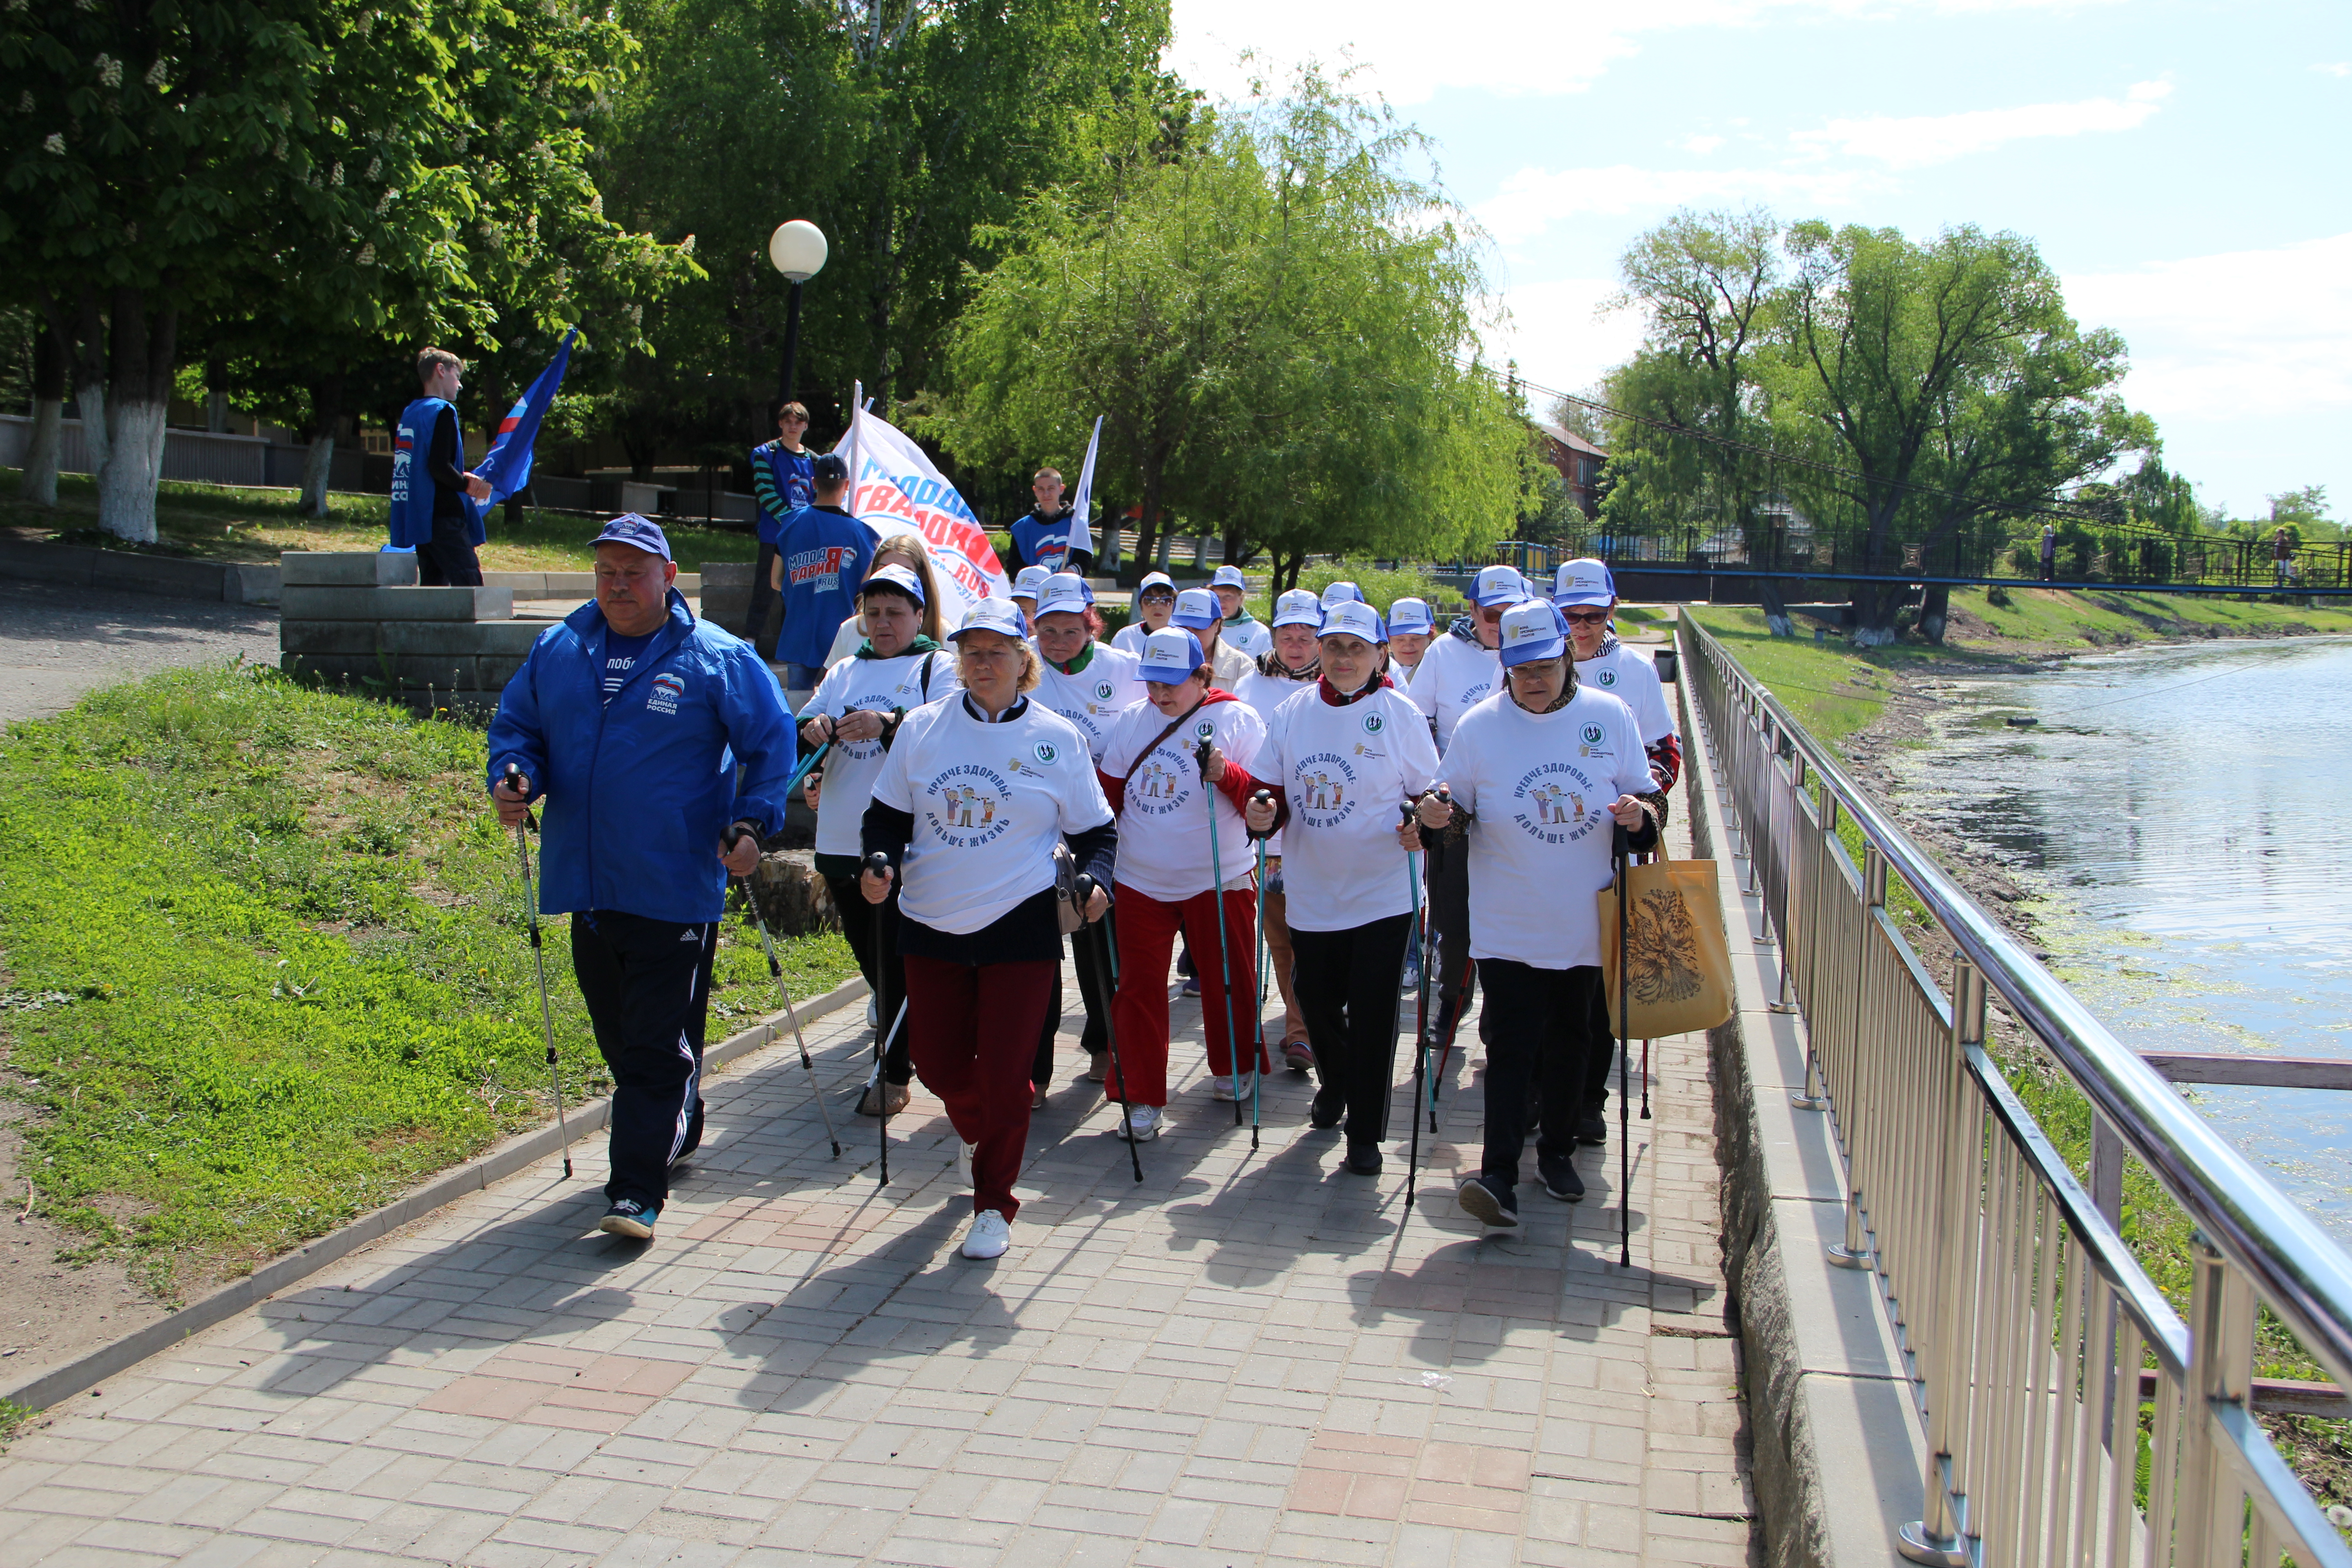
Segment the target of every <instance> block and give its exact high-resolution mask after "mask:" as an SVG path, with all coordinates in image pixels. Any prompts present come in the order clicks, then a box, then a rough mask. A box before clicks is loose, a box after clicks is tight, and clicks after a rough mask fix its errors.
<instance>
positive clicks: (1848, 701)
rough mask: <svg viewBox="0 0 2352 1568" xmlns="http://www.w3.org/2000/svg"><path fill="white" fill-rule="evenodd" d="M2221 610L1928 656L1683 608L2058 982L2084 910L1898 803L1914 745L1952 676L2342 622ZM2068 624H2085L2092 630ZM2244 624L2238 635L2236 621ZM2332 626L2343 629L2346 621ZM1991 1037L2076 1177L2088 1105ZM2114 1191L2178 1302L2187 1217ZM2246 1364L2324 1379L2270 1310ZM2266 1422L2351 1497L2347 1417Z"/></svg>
mask: <svg viewBox="0 0 2352 1568" xmlns="http://www.w3.org/2000/svg"><path fill="white" fill-rule="evenodd" d="M2062 597H2074V596H2073V595H2063V596H2062V595H2047V598H2048V599H2050V600H2057V599H2060V598H2062ZM1957 607H1958V606H1957V605H1956V608H1957ZM2032 608H2033V610H2034V611H2035V613H2037V614H2039V615H2041V616H2044V617H2045V622H2044V624H2045V625H2049V624H2051V622H2050V621H2049V619H2048V617H2052V616H2055V615H2056V614H2058V613H2060V612H2061V611H2063V610H2064V608H2065V606H2064V605H2052V604H2049V603H2044V604H2042V605H2035V606H2033V607H2032ZM2228 610H2229V611H2230V612H2231V616H2230V618H2229V619H2228V620H2227V621H2218V620H2206V621H2201V622H2198V623H2194V624H2193V629H2190V630H2189V631H2187V632H2185V633H2177V634H2176V635H2170V636H2165V637H2157V636H2156V635H2154V634H2153V632H2152V631H2150V630H2149V629H2148V628H2147V627H2146V626H2141V627H2140V628H2139V629H2138V630H2137V631H2136V632H2135V633H2134V634H2133V635H2132V636H2131V637H2129V638H2128V639H2126V638H2124V637H2117V638H2116V641H2114V642H2095V641H2093V640H2092V639H2091V638H2090V637H2088V636H2083V637H2078V638H2077V639H2076V641H2075V644H2074V646H2071V647H2069V646H2066V645H2064V644H2062V643H2060V642H2059V641H2058V639H2056V638H2054V637H2044V638H2041V639H2024V638H2015V639H2008V641H2009V646H2008V647H2002V646H2000V644H1998V643H1996V642H1994V640H1993V639H1992V638H1991V637H1989V636H1988V635H1987V634H1985V633H1984V632H1982V631H1980V630H1978V629H1976V628H1964V627H1963V626H1962V624H1961V623H1959V617H1958V616H1955V622H1956V630H1958V631H1959V632H1960V635H1959V637H1958V638H1957V639H1956V644H1955V646H1951V647H1945V648H1940V649H1939V648H1933V647H1926V646H1924V645H1898V646H1896V647H1891V648H1883V649H1876V650H1873V651H1872V652H1870V653H1868V654H1858V653H1855V652H1853V650H1851V649H1850V648H1847V647H1845V646H1844V645H1843V644H1842V643H1831V644H1815V643H1813V642H1811V641H1808V640H1799V639H1790V638H1780V639H1771V638H1769V637H1766V636H1765V635H1764V627H1763V622H1762V617H1761V616H1760V615H1758V614H1757V613H1755V612H1753V611H1739V610H1730V609H1719V608H1708V607H1705V606H1701V607H1699V608H1698V609H1696V611H1694V612H1691V613H1692V614H1693V616H1694V618H1695V619H1696V620H1697V621H1699V622H1700V623H1701V624H1702V625H1705V626H1706V627H1707V628H1708V629H1709V630H1710V631H1712V632H1715V633H1716V634H1717V636H1718V637H1721V638H1722V639H1723V640H1724V641H1725V643H1726V644H1727V646H1728V647H1730V649H1731V651H1732V653H1733V655H1734V657H1736V658H1739V659H1740V660H1741V662H1742V663H1743V664H1745V665H1747V666H1748V668H1749V670H1750V671H1751V673H1753V674H1754V675H1756V676H1757V677H1758V679H1760V680H1762V681H1763V682H1764V683H1765V684H1766V685H1767V686H1769V687H1770V688H1771V689H1772V690H1773V691H1774V694H1775V695H1776V696H1777V697H1779V698H1780V700H1781V701H1782V703H1783V704H1784V705H1785V706H1787V707H1788V708H1789V709H1790V711H1791V712H1792V713H1793V714H1794V715H1795V717H1796V718H1797V720H1798V721H1799V722H1801V723H1802V724H1804V725H1805V726H1806V727H1807V728H1808V729H1809V730H1811V731H1812V732H1813V733H1814V734H1815V735H1816V737H1817V738H1819V739H1821V740H1822V742H1824V743H1825V744H1827V745H1828V746H1829V747H1830V748H1831V750H1832V751H1833V752H1836V753H1837V754H1838V756H1839V757H1840V759H1841V760H1842V761H1843V763H1844V764H1845V766H1846V768H1847V770H1848V772H1849V773H1852V774H1853V776H1854V778H1855V780H1856V782H1857V783H1859V784H1861V785H1863V787H1864V788H1865V789H1867V790H1869V791H1870V793H1871V794H1872V795H1874V797H1875V798H1876V799H1877V800H1878V801H1879V803H1880V804H1881V805H1885V807H1887V808H1888V809H1889V810H1890V811H1891V812H1892V814H1893V815H1894V816H1895V818H1896V819H1897V820H1898V821H1899V822H1901V823H1902V825H1903V826H1904V827H1905V829H1906V832H1908V833H1909V834H1910V835H1911V836H1912V837H1913V838H1914V840H1915V841H1916V843H1917V844H1918V845H1919V847H1921V848H1922V849H1923V850H1924V851H1926V852H1927V854H1929V855H1930V856H1932V857H1934V858H1935V859H1936V860H1937V863H1938V865H1940V866H1941V867H1942V868H1943V869H1944V870H1945V871H1946V873H1947V874H1948V875H1949V876H1951V877H1952V878H1953V879H1955V880H1956V881H1958V883H1959V884H1960V885H1961V886H1962V887H1963V888H1965V889H1967V890H1968V891H1969V893H1970V895H1971V896H1973V897H1974V898H1975V899H1976V900H1977V901H1978V902H1979V904H1980V905H1981V906H1982V907H1983V908H1984V909H1985V910H1987V911H1988V912H1990V914H1991V915H1992V916H1993V917H1994V918H1995V919H1997V920H1998V921H2000V922H2001V924H2002V925H2003V926H2004V927H2005V928H2006V929H2007V930H2009V931H2011V933H2012V934H2013V935H2015V936H2016V937H2018V938H2019V940H2020V941H2021V942H2024V943H2026V944H2027V946H2028V947H2029V948H2030V949H2032V951H2033V952H2034V953H2035V954H2036V956H2037V957H2039V958H2041V959H2042V961H2043V962H2045V963H2049V964H2051V965H2052V967H2053V969H2054V970H2057V971H2058V972H2059V973H2060V976H2061V978H2062V979H2063V978H2066V968H2067V964H2068V957H2069V954H2070V953H2073V952H2078V951H2080V950H2082V949H2083V948H2084V944H2085V943H2086V942H2088V941H2089V940H2090V932H2089V931H2087V930H2086V929H2085V928H2084V920H2085V917H2084V916H2083V914H2082V912H2081V911H2080V910H2078V909H2076V908H2075V907H2074V903H2073V902H2072V901H2071V900H2067V899H2065V898H2063V896H2061V891H2060V889H2059V887H2058V885H2057V883H2056V882H2055V880H2054V879H2050V878H2046V877H2045V876H2043V875H2042V874H2040V873H2039V872H2037V871H2035V870H2033V869H2030V868H2026V867H2025V866H2024V864H2023V863H2022V861H2021V858H2019V857H2017V856H2016V855H2015V854H2014V853H2013V848H2004V847H2000V846H1996V845H1994V844H1991V843H1989V842H1978V841H1976V840H1974V839H1972V838H1970V837H1964V836H1962V835H1960V834H1958V833H1955V832H1953V831H1950V830H1949V829H1948V828H1947V827H1945V826H1939V825H1938V824H1937V822H1935V821H1931V820H1927V818H1926V817H1925V816H1924V815H1923V814H1922V813H1921V812H1919V811H1916V810H1913V809H1910V808H1909V805H1908V804H1907V803H1908V801H1910V800H1911V799H1914V798H1916V795H1917V792H1916V789H1915V788H1911V787H1906V786H1909V785H1915V784H1916V782H1917V781H1916V778H1913V777H1906V776H1905V775H1906V773H1916V770H1917V768H1918V766H1919V763H1920V760H1921V757H1922V754H1923V753H1922V752H1921V751H1920V748H1922V747H1925V746H1927V745H1929V744H1930V743H1931V742H1933V741H1934V739H1935V734H1936V731H1935V730H1934V728H1933V726H1931V723H1930V721H1931V719H1935V718H1938V717H1940V716H1941V715H1942V712H1943V710H1946V709H1948V706H1949V704H1950V703H1951V701H1952V686H1951V683H1952V682H1953V681H1954V680H1955V679H1961V678H1985V677H1994V678H1998V677H2000V676H2003V675H2010V676H2015V675H2034V674H2042V675H2049V674H2051V673H2053V672H2054V671H2055V670H2056V669H2057V668H2060V667H2062V666H2063V664H2064V663H2065V662H2066V661H2067V659H2068V658H2069V656H2070V655H2072V654H2074V653H2080V652H2088V651H2094V650H2099V651H2106V650H2111V649H2112V648H2113V647H2116V643H2117V642H2122V641H2125V640H2128V641H2130V642H2133V643H2137V644H2142V645H2154V644H2157V643H2159V642H2161V643H2169V644H2182V645H2193V644H2202V643H2204V642H2206V641H2208V640H2209V639H2210V637H2231V636H2261V637H2279V636H2283V635H2293V634H2294V632H2295V631H2305V630H2307V631H2312V632H2319V631H2335V630H2337V629H2339V627H2338V626H2336V625H2327V624H2321V623H2319V622H2315V621H2313V620H2308V619H2303V618H2302V617H2305V616H2310V614H2311V613H2310V612H2308V611H2304V610H2301V609H2300V608H2299V607H2297V606H2285V605H2242V604H2231V605H2229V606H2228ZM2263 612H2268V613H2267V614H2265V613H2263ZM2116 613H2120V612H2116ZM2325 614H2326V621H2328V622H2352V616H2344V615H2343V614H2342V613H2340V612H2328V613H2325ZM2297 621H2300V625H2296V624H2295V623H2296V622H2297ZM2077 626H2078V630H2083V631H2091V630H2103V629H2104V628H2100V627H2096V626H2090V627H2084V626H2079V624H2077ZM2240 627H2243V628H2244V629H2239V628H2240ZM2291 628H2292V629H2291ZM2341 629H2347V630H2352V626H2344V627H2342V628H2341ZM1989 645H1990V646H1989ZM1848 847H1849V849H1850V850H1852V851H1853V852H1854V853H1856V854H1857V855H1858V853H1859V849H1860V846H1859V842H1858V840H1854V841H1850V843H1849V846H1848ZM1888 903H1889V907H1890V912H1891V913H1892V914H1893V915H1894V916H1895V919H1896V920H1897V921H1898V922H1899V923H1900V925H1901V926H1902V928H1903V930H1904V931H1905V933H1906V937H1907V938H1908V939H1909V940H1910V942H1912V943H1913V945H1914V946H1915V948H1916V950H1917V951H1918V952H1919V953H1920V956H1921V959H1922V961H1923V962H1924V963H1925V965H1926V968H1927V972H1928V973H1930V974H1934V975H1937V976H1938V977H1939V978H1940V977H1943V976H1948V974H1949V973H1950V970H1951V962H1952V957H1953V954H1952V950H1951V946H1950V944H1949V942H1948V941H1946V940H1945V939H1944V937H1943V934H1942V931H1941V930H1940V928H1939V927H1937V926H1936V925H1935V924H1934V923H1933V922H1932V921H1929V920H1927V916H1926V912H1925V910H1924V909H1923V908H1922V907H1921V906H1920V905H1919V903H1918V902H1917V900H1916V899H1914V898H1912V897H1911V896H1910V891H1909V889H1906V888H1904V887H1902V886H1901V885H1900V883H1899V881H1898V882H1896V883H1895V885H1893V886H1891V887H1890V889H1889V898H1888ZM2119 1022H2120V1020H2119ZM1994 1036H1995V1042H1994V1043H1995V1050H1996V1055H1997V1057H1998V1058H1999V1059H2000V1061H2001V1064H2002V1067H2003V1070H2004V1071H2005V1072H2006V1073H2008V1075H2009V1076H2010V1079H2011V1083H2012V1085H2013V1086H2014V1087H2015V1088H2016V1089H2017V1090H2018V1092H2019V1095H2020V1097H2021V1099H2022V1100H2024V1101H2025V1102H2026V1104H2027V1106H2028V1108H2029V1109H2030V1110H2032V1113H2033V1115H2034V1117H2035V1118H2036V1120H2037V1121H2039V1122H2040V1123H2041V1124H2042V1129H2043V1131H2045V1132H2046V1133H2047V1134H2048V1135H2049V1136H2050V1138H2051V1141H2052V1142H2053V1144H2054V1145H2055V1146H2056V1147H2057V1148H2058V1150H2059V1152H2061V1153H2062V1155H2063V1157H2064V1158H2065V1159H2066V1161H2067V1163H2069V1164H2070V1165H2071V1166H2072V1167H2073V1168H2074V1170H2075V1172H2076V1173H2077V1174H2083V1175H2087V1172H2088V1164H2089V1155H2090V1148H2091V1117H2090V1112H2089V1107H2088V1105H2087V1103H2086V1102H2085V1101H2084V1100H2083V1099H2082V1097H2081V1095H2080V1094H2079V1093H2077V1092H2076V1091H2075V1090H2074V1088H2073V1086H2072V1084H2071V1083H2070V1082H2069V1081H2068V1080H2067V1079H2065V1077H2064V1076H2063V1074H2062V1073H2061V1072H2059V1071H2058V1070H2057V1069H2056V1068H2055V1067H2054V1065H2053V1064H2052V1063H2051V1062H2050V1061H2049V1060H2048V1059H2047V1058H2045V1057H2044V1056H2043V1055H2042V1052H2041V1051H2040V1049H2039V1047H2038V1045H2037V1044H2036V1043H2035V1042H2034V1041H2033V1040H2032V1037H2030V1036H2029V1035H2028V1034H2027V1033H2026V1032H2025V1031H2023V1030H2022V1029H2021V1028H2020V1027H2019V1026H2017V1025H2016V1024H2015V1022H2014V1021H2013V1020H2011V1019H2010V1018H2008V1017H2007V1016H2005V1015H2003V1014H2001V1013H2000V1010H1999V1009H1998V1008H1996V1009H1995V1017H1994ZM2123 1197H2124V1202H2123V1224H2122V1227H2121V1228H2122V1231H2123V1235H2124V1237H2125V1239H2126V1241H2127V1242H2128V1243H2130V1244H2131V1246H2132V1247H2133V1248H2134V1251H2135V1253H2136V1254H2137V1257H2138V1258H2140V1261H2141V1264H2142V1266H2143V1267H2144V1268H2147V1271H2148V1274H2149V1276H2150V1278H2151V1279H2153V1280H2154V1281H2155V1282H2156V1283H2157V1285H2158V1287H2159V1288H2160V1289H2162V1290H2163V1291H2164V1292H2165V1294H2166V1295H2167V1297H2168V1299H2170V1300H2172V1302H2173V1303H2174V1305H2175V1306H2176V1307H2177V1308H2179V1309H2180V1310H2184V1311H2185V1310H2187V1307H2188V1296H2189V1247H2190V1242H2191V1233H2190V1228H2189V1225H2188V1223H2187V1221H2186V1220H2185V1218H2184V1217H2183V1216H2182V1215H2180V1213H2179V1210H2178V1209H2177V1208H2176V1207H2175V1206H2174V1205H2173V1204H2172V1203H2171V1201H2170V1199H2169V1198H2168V1196H2167V1195H2166V1194H2164V1193H2163V1191H2162V1189H2161V1188H2160V1187H2159V1186H2158V1184H2157V1183H2156V1182H2155V1180H2154V1179H2153V1177H2151V1176H2150V1175H2149V1174H2148V1173H2147V1172H2146V1171H2145V1170H2144V1169H2143V1168H2141V1167H2140V1166H2139V1165H2138V1163H2137V1162H2133V1161H2126V1167H2125V1182H2124V1194H2123ZM2255 1370H2256V1372H2257V1373H2258V1374H2260V1375H2263V1376H2267V1377H2280V1378H2293V1379H2301V1380H2321V1379H2324V1378H2325V1377H2326V1373H2324V1372H2323V1371H2322V1370H2321V1369H2320V1368H2319V1367H2318V1366H2317V1364H2316V1363H2315V1362H2313V1361H2312V1360H2311V1358H2310V1357H2309V1356H2307V1355H2306V1354H2305V1353H2304V1352H2303V1351H2302V1349H2301V1347H2300V1346H2298V1345H2296V1344H2295V1343H2294V1341H2293V1340H2292V1338H2291V1337H2290V1336H2288V1335H2287V1334H2286V1333H2285V1332H2284V1330H2282V1329H2281V1328H2280V1327H2279V1325H2278V1324H2277V1323H2276V1322H2275V1321H2272V1320H2271V1319H2269V1317H2268V1315H2267V1314H2265V1317H2264V1321H2263V1331H2262V1335H2261V1341H2260V1350H2259V1352H2258V1356H2257V1366H2256V1369H2255ZM2263 1425H2264V1426H2266V1427H2267V1428H2268V1429H2269V1430H2270V1431H2271V1433H2272V1436H2273V1440H2274V1441H2276V1442H2277V1444H2278V1445H2279V1447H2280V1449H2281V1451H2282V1452H2283V1453H2284V1454H2285V1455H2286V1457H2287V1458H2288V1459H2289V1461H2290V1463H2292V1464H2293V1465H2294V1468H2295V1469H2296V1471H2297V1473H2298V1474H2299V1475H2301V1476H2302V1477H2303V1479H2305V1481H2306V1483H2308V1484H2309V1485H2311V1486H2312V1487H2313V1488H2314V1489H2315V1491H2316V1492H2318V1493H2319V1495H2320V1496H2321V1499H2322V1501H2323V1504H2338V1503H2352V1422H2337V1421H2320V1420H2315V1419H2311V1418H2307V1417H2293V1416H2285V1417H2283V1416H2264V1417H2263Z"/></svg>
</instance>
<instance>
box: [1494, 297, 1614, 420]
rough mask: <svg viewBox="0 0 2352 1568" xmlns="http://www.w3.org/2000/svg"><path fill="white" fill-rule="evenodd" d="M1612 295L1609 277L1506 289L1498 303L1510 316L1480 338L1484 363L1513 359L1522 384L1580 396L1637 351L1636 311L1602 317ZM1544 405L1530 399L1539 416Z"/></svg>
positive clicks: (1499, 362) (1497, 363)
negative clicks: (1545, 387) (1530, 384)
mask: <svg viewBox="0 0 2352 1568" xmlns="http://www.w3.org/2000/svg"><path fill="white" fill-rule="evenodd" d="M1616 292H1617V285H1616V283H1615V282H1614V281H1613V280H1612V279H1607V278H1558V279H1551V280H1550V281H1549V282H1543V283H1528V284H1522V285H1519V286H1517V287H1516V288H1508V289H1505V290H1504V291H1503V294H1502V298H1501V300H1500V303H1501V304H1502V306H1503V307H1504V309H1506V310H1508V311H1509V312H1510V317H1509V319H1508V320H1507V321H1504V322H1503V323H1502V324H1501V325H1499V326H1498V327H1496V328H1493V329H1490V330H1489V331H1486V333H1484V334H1483V336H1484V338H1485V341H1486V357H1487V359H1488V361H1489V362H1490V363H1494V364H1496V365H1500V364H1501V363H1504V362H1505V361H1506V360H1512V359H1516V360H1517V361H1518V363H1519V374H1521V375H1522V376H1523V377H1525V378H1526V379H1528V380H1529V381H1534V382H1538V383H1540V384H1543V385H1545V386H1551V387H1557V388H1559V390H1560V391H1562V392H1581V391H1582V390H1583V389H1584V388H1586V387H1588V386H1590V385H1591V384H1593V383H1594V382H1595V381H1598V380H1599V379H1600V378H1601V373H1602V372H1604V371H1606V370H1608V369H1609V368H1610V367H1611V366H1612V365H1615V364H1618V363H1622V362H1623V361H1625V360H1628V359H1631V358H1632V357H1633V351H1634V350H1635V349H1637V348H1639V347H1640V346H1641V343H1642V313H1641V312H1640V311H1639V310H1616V311H1611V312H1609V313H1607V314H1602V313H1601V306H1602V305H1603V304H1604V303H1605V302H1606V301H1607V300H1609V299H1610V297H1611V296H1612V295H1613V294H1615V293H1616ZM1545 401H1546V400H1545V399H1543V398H1541V397H1535V398H1530V399H1529V402H1530V404H1531V405H1534V406H1535V407H1536V410H1537V412H1538V413H1541V412H1542V411H1543V409H1542V405H1543V403H1544V402H1545Z"/></svg>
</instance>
